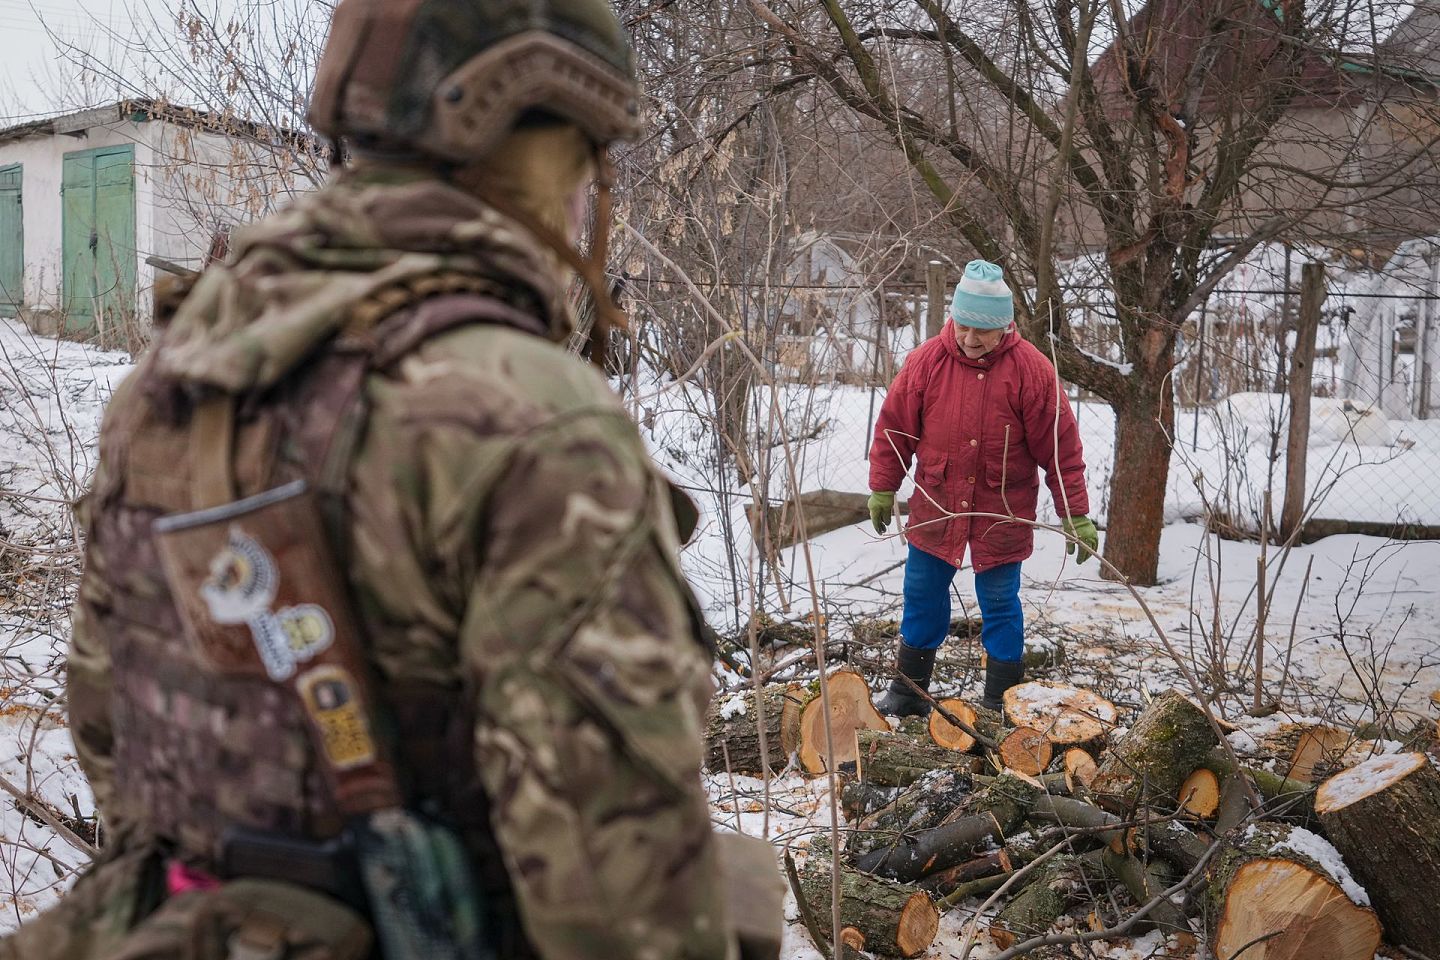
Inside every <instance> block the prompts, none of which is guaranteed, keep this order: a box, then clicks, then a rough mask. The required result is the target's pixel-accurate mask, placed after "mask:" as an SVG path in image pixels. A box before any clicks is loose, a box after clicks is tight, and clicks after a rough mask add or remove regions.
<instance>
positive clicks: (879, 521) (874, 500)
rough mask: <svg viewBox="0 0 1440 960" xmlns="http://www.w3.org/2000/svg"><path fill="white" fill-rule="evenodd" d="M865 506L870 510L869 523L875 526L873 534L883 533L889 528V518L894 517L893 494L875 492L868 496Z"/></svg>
mask: <svg viewBox="0 0 1440 960" xmlns="http://www.w3.org/2000/svg"><path fill="white" fill-rule="evenodd" d="M865 505H866V506H868V507H869V508H870V522H871V523H873V524H875V532H876V533H884V532H885V531H886V529H887V528H889V526H890V518H891V517H893V516H895V494H893V493H886V492H885V491H876V492H875V493H872V494H870V499H869V500H868V501H866V504H865Z"/></svg>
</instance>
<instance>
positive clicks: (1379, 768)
mask: <svg viewBox="0 0 1440 960" xmlns="http://www.w3.org/2000/svg"><path fill="white" fill-rule="evenodd" d="M1315 812H1316V814H1318V815H1319V817H1320V822H1321V823H1322V824H1324V826H1325V832H1326V834H1327V835H1328V836H1329V837H1330V841H1331V842H1332V843H1333V844H1335V848H1336V849H1337V850H1339V851H1340V853H1341V854H1342V855H1343V856H1344V857H1345V863H1346V864H1347V865H1348V866H1349V867H1350V869H1351V870H1352V871H1354V873H1355V876H1356V878H1357V879H1358V880H1359V881H1360V882H1361V883H1363V884H1364V885H1365V889H1366V890H1367V891H1369V894H1370V898H1371V900H1372V901H1373V902H1374V904H1375V909H1376V911H1377V912H1378V913H1379V914H1380V919H1381V920H1382V921H1383V922H1384V924H1385V933H1386V936H1387V938H1388V939H1390V940H1392V941H1393V942H1395V943H1396V944H1399V945H1402V946H1406V947H1409V948H1411V949H1412V950H1416V951H1418V952H1420V953H1422V954H1425V955H1426V956H1429V957H1440V922H1437V913H1436V911H1437V904H1440V771H1437V770H1436V769H1435V765H1434V763H1433V762H1431V760H1430V758H1429V757H1428V756H1427V755H1426V754H1423V753H1399V754H1390V755H1388V756H1381V757H1376V758H1375V759H1373V760H1368V761H1366V762H1365V763H1362V764H1360V765H1359V766H1357V767H1353V768H1351V769H1349V770H1346V771H1344V772H1343V773H1339V774H1336V775H1335V776H1333V777H1331V778H1330V779H1329V780H1326V781H1325V782H1324V783H1323V784H1321V786H1320V790H1319V792H1318V793H1317V794H1316V795H1315Z"/></svg>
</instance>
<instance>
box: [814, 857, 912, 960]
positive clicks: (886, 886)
mask: <svg viewBox="0 0 1440 960" xmlns="http://www.w3.org/2000/svg"><path fill="white" fill-rule="evenodd" d="M830 880H831V861H830V857H829V852H828V851H827V850H824V849H823V848H822V849H816V848H815V847H812V848H811V853H810V857H809V859H808V860H807V861H806V864H805V869H804V870H803V871H802V872H801V874H800V888H801V890H802V891H804V894H805V899H806V900H807V901H809V903H810V904H811V906H812V912H813V914H814V918H815V924H816V926H817V927H818V928H819V930H820V933H821V934H822V935H823V936H825V937H827V938H829V937H831V936H833V931H834V927H832V926H831V923H830V920H831V911H830V909H829V904H830ZM840 923H841V924H842V926H841V928H840V929H841V931H842V934H843V931H844V930H845V929H846V928H847V927H848V928H853V929H854V930H855V931H856V932H857V933H858V934H859V935H860V936H861V937H863V938H864V943H865V949H866V950H868V951H870V952H871V953H875V954H879V955H881V956H887V957H917V956H919V955H920V954H922V953H924V952H925V951H926V949H928V948H929V946H930V944H932V943H933V942H934V941H935V935H936V934H937V933H938V932H939V930H940V911H939V910H938V909H937V908H936V906H935V901H934V900H932V899H931V898H930V895H929V894H928V893H925V892H924V891H923V890H916V889H915V888H914V887H909V886H906V885H905V884H902V883H896V882H894V881H892V880H882V879H880V878H878V877H872V876H869V875H868V874H864V873H861V872H860V871H858V870H855V869H853V868H851V867H848V866H844V865H841V867H840Z"/></svg>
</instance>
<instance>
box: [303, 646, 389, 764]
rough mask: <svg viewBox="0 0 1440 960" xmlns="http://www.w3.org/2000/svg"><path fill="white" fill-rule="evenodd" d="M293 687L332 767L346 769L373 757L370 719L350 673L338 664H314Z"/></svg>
mask: <svg viewBox="0 0 1440 960" xmlns="http://www.w3.org/2000/svg"><path fill="white" fill-rule="evenodd" d="M296 687H297V688H298V689H299V691H300V698H301V700H302V701H303V702H304V704H305V712H306V713H307V714H309V716H310V720H311V722H312V723H313V724H314V725H315V727H316V729H317V730H318V731H319V732H320V742H321V743H322V744H323V745H324V748H325V756H326V758H327V759H328V760H329V761H330V765H331V766H332V767H334V768H335V769H337V770H348V769H351V768H353V767H359V766H364V765H365V764H367V763H373V762H374V761H375V740H374V738H373V737H372V736H371V735H370V722H369V720H368V719H367V718H366V716H365V713H364V711H363V710H361V709H360V703H359V698H358V697H357V696H356V691H355V681H354V678H353V677H351V676H350V674H349V673H347V672H346V671H345V670H342V669H341V668H339V667H316V668H315V669H314V670H311V671H310V672H309V673H307V674H305V675H304V676H302V677H301V678H300V679H299V680H298V681H296Z"/></svg>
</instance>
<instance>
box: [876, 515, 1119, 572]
mask: <svg viewBox="0 0 1440 960" xmlns="http://www.w3.org/2000/svg"><path fill="white" fill-rule="evenodd" d="M872 512H873V510H872ZM1061 526H1063V527H1064V528H1065V532H1066V533H1068V534H1069V535H1070V536H1072V537H1074V538H1075V539H1074V540H1069V541H1067V542H1066V544H1065V552H1066V553H1067V554H1070V553H1074V552H1075V547H1076V546H1077V544H1076V543H1075V540H1079V541H1080V543H1079V544H1078V546H1079V547H1080V555H1079V556H1078V557H1076V558H1075V563H1076V564H1081V563H1084V562H1085V561H1086V560H1089V559H1090V558H1091V557H1093V556H1095V555H1096V554H1098V553H1099V552H1100V531H1099V530H1096V529H1095V521H1094V520H1091V519H1090V518H1089V517H1066V518H1065V520H1064V521H1063V522H1062V523H1061Z"/></svg>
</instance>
